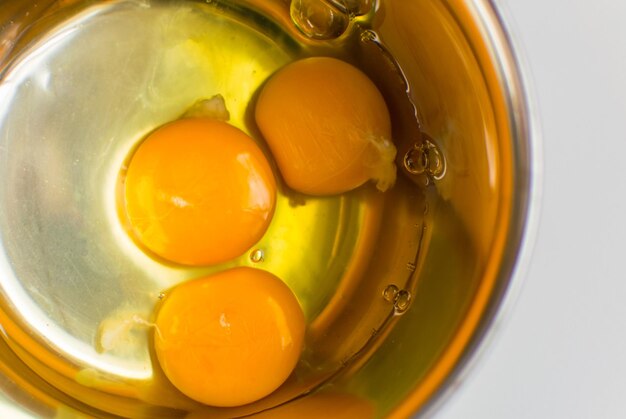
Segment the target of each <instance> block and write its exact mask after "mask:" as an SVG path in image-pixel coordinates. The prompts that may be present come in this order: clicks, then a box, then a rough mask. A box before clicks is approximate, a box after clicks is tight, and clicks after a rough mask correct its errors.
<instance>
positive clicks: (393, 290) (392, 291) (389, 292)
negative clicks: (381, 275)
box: [383, 284, 400, 303]
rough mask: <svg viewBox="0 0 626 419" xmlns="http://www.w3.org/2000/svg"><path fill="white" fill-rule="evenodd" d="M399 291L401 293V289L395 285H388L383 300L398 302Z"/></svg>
mask: <svg viewBox="0 0 626 419" xmlns="http://www.w3.org/2000/svg"><path fill="white" fill-rule="evenodd" d="M398 291H400V289H399V288H398V287H397V286H395V285H393V284H391V285H387V287H386V288H385V289H384V290H383V298H384V299H385V300H386V301H389V302H390V303H393V302H394V301H395V300H396V295H398Z"/></svg>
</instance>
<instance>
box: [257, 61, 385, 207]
mask: <svg viewBox="0 0 626 419" xmlns="http://www.w3.org/2000/svg"><path fill="white" fill-rule="evenodd" d="M255 116H256V122H257V124H258V126H259V129H260V130H261V132H262V133H263V136H264V137H265V139H266V141H267V143H268V144H269V146H270V148H271V150H272V154H273V155H274V157H275V158H276V162H277V164H278V168H279V169H280V172H281V174H282V175H283V177H284V179H285V182H286V183H287V185H289V186H290V187H291V188H293V189H295V190H297V191H300V192H303V193H307V194H311V195H329V194H338V193H342V192H346V191H349V190H351V189H354V188H356V187H358V186H360V185H362V184H363V183H365V182H366V181H367V180H369V179H374V180H375V181H376V182H377V184H376V186H377V187H378V189H380V190H382V191H384V190H386V189H388V188H389V187H391V186H392V185H393V183H394V181H395V178H396V168H395V165H394V158H395V154H396V149H395V147H394V145H393V143H392V142H391V122H390V117H389V111H388V109H387V106H386V104H385V100H384V98H383V96H382V95H381V93H380V91H379V90H378V89H377V88H376V86H375V85H374V83H373V82H372V81H371V80H370V79H369V78H368V77H367V76H366V75H365V74H363V73H362V72H361V71H360V70H359V69H357V68H355V67H353V66H351V65H350V64H347V63H345V62H343V61H340V60H337V59H334V58H328V57H316V58H307V59H304V60H300V61H296V62H294V63H291V64H289V65H287V66H286V67H284V68H282V69H281V70H279V71H278V72H277V73H276V74H274V75H273V76H272V77H271V78H270V79H269V80H268V82H267V84H266V85H265V86H264V88H263V90H262V91H261V93H260V95H259V99H258V102H257V105H256V113H255Z"/></svg>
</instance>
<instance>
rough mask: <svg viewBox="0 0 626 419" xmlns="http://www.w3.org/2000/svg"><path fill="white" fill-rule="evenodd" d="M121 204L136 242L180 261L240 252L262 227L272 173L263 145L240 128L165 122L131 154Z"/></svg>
mask: <svg viewBox="0 0 626 419" xmlns="http://www.w3.org/2000/svg"><path fill="white" fill-rule="evenodd" d="M124 196H125V206H126V212H127V215H128V219H129V220H130V223H131V226H132V229H133V231H134V233H135V235H136V236H137V238H138V239H139V241H140V242H141V243H143V244H144V245H145V246H146V247H147V248H148V249H150V250H151V251H153V252H154V253H156V254H157V255H159V256H161V257H163V258H165V259H168V260H170V261H172V262H176V263H180V264H186V265H207V264H214V263H219V262H224V261H227V260H229V259H232V258H234V257H236V256H239V255H241V254H243V253H244V252H245V251H246V250H247V249H249V248H250V247H251V246H252V245H254V243H256V242H257V241H258V240H259V239H260V238H261V236H262V235H263V233H264V232H265V230H266V229H267V227H268V225H269V223H270V220H271V216H272V214H273V211H274V204H275V202H276V181H275V179H274V175H273V173H272V170H271V168H270V165H269V163H268V162H267V160H266V158H265V156H264V155H263V152H262V151H261V150H260V149H259V147H258V146H257V145H256V144H255V143H254V141H253V140H252V139H251V138H250V137H249V136H248V135H246V134H245V133H243V132H242V131H240V130H239V129H237V128H235V127H233V126H231V125H229V124H227V123H225V122H221V121H216V120H212V119H208V118H187V119H181V120H178V121H174V122H172V123H169V124H166V125H164V126H162V127H160V128H158V129H157V130H156V131H154V132H153V133H152V134H150V135H149V136H148V137H147V138H146V139H145V140H144V141H143V143H141V145H140V146H139V148H138V149H137V151H136V152H135V154H134V155H133V156H132V159H131V161H130V164H129V167H128V172H127V174H126V179H125V185H124Z"/></svg>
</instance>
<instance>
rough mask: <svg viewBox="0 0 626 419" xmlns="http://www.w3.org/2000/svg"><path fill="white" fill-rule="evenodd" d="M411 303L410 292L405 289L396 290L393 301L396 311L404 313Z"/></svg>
mask: <svg viewBox="0 0 626 419" xmlns="http://www.w3.org/2000/svg"><path fill="white" fill-rule="evenodd" d="M410 304H411V293H410V292H408V291H407V290H400V291H398V295H396V300H395V303H394V308H395V309H396V313H404V312H405V311H406V310H407V309H408V308H409V305H410Z"/></svg>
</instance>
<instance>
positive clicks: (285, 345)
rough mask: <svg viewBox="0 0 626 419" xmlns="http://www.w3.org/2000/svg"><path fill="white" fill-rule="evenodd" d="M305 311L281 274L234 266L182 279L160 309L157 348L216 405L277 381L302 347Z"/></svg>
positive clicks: (200, 396) (180, 380)
mask: <svg viewBox="0 0 626 419" xmlns="http://www.w3.org/2000/svg"><path fill="white" fill-rule="evenodd" d="M304 329H305V326H304V315H303V313H302V309H301V308H300V305H299V304H298V301H297V300H296V297H295V296H294V295H293V293H292V292H291V290H290V289H289V288H288V287H287V286H286V285H285V284H284V283H283V282H282V281H281V280H280V279H278V278H277V277H275V276H274V275H272V274H270V273H268V272H265V271H261V270H258V269H253V268H243V267H240V268H234V269H231V270H227V271H224V272H221V273H218V274H215V275H212V276H209V277H206V278H201V279H195V280H191V281H188V282H185V283H183V284H181V285H178V286H176V287H174V288H173V289H172V290H171V291H170V292H168V293H167V294H166V297H165V299H164V300H163V302H162V304H161V306H160V308H159V309H158V312H157V317H156V332H155V338H154V339H155V350H156V354H157V357H158V360H159V363H160V364H161V367H162V368H163V371H164V372H165V375H166V376H167V377H168V378H169V379H170V381H171V382H172V383H173V384H174V385H175V386H176V387H177V388H178V389H179V390H180V391H181V392H183V393H184V394H186V395H187V396H189V397H191V398H192V399H194V400H197V401H199V402H202V403H205V404H208V405H212V406H238V405H243V404H247V403H250V402H253V401H255V400H258V399H260V398H262V397H264V396H266V395H268V394H270V393H271V392H272V391H274V390H275V389H277V388H278V387H279V386H280V385H281V384H282V383H283V382H284V381H285V380H286V379H287V377H288V376H289V375H290V374H291V371H292V370H293V368H294V367H295V365H296V363H297V362H298V359H299V357H300V353H301V350H302V343H303V338H304Z"/></svg>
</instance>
